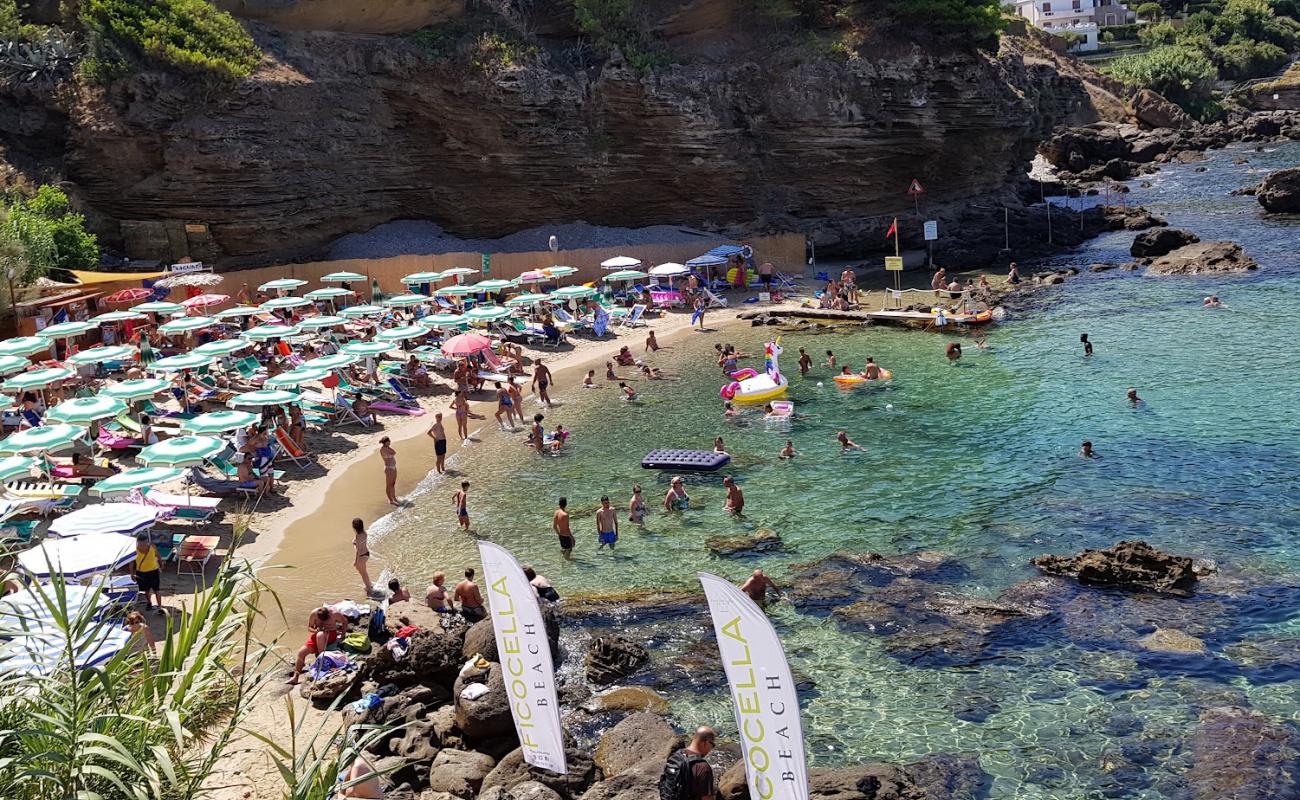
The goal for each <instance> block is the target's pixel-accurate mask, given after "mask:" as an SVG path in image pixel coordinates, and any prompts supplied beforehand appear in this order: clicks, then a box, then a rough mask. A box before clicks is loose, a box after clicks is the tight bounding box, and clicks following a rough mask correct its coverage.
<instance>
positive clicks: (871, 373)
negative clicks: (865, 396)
mask: <svg viewBox="0 0 1300 800" xmlns="http://www.w3.org/2000/svg"><path fill="white" fill-rule="evenodd" d="M862 377H864V378H866V379H867V380H869V381H875V380H879V379H880V365H879V364H877V363H876V360H875V359H874V358H872V357H871V356H867V363H866V364H865V365H864V366H863V367H862Z"/></svg>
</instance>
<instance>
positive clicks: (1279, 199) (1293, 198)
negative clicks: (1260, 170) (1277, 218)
mask: <svg viewBox="0 0 1300 800" xmlns="http://www.w3.org/2000/svg"><path fill="white" fill-rule="evenodd" d="M1255 200H1257V201H1258V202H1259V204H1260V205H1261V206H1263V207H1264V210H1265V211H1270V212H1272V213H1274V214H1300V167H1291V168H1290V169H1283V170H1278V171H1277V172H1270V173H1269V174H1268V175H1266V176H1264V181H1263V182H1262V183H1261V184H1260V185H1259V189H1257V190H1256V192H1255Z"/></svg>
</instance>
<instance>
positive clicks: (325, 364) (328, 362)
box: [298, 353, 361, 369]
mask: <svg viewBox="0 0 1300 800" xmlns="http://www.w3.org/2000/svg"><path fill="white" fill-rule="evenodd" d="M360 360H361V356H354V355H352V354H350V353H332V354H331V355H328V356H318V357H316V358H312V359H309V360H307V361H304V362H302V364H301V365H300V366H299V367H298V369H307V368H308V367H310V368H311V369H342V368H343V367H346V366H350V365H352V364H355V363H357V362H358V361H360Z"/></svg>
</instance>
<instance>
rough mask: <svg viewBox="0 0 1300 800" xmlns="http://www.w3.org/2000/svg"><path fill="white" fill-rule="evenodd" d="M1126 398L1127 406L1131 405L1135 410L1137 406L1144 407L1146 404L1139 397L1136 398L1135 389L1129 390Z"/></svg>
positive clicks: (1136, 392)
mask: <svg viewBox="0 0 1300 800" xmlns="http://www.w3.org/2000/svg"><path fill="white" fill-rule="evenodd" d="M1126 397H1128V401H1129V404H1130V405H1132V406H1133V407H1134V408H1137V407H1138V406H1144V405H1146V402H1147V401H1145V400H1143V399H1142V398H1141V397H1138V390H1137V389H1129V390H1128V392H1127V394H1126Z"/></svg>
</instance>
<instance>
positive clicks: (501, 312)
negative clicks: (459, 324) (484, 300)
mask: <svg viewBox="0 0 1300 800" xmlns="http://www.w3.org/2000/svg"><path fill="white" fill-rule="evenodd" d="M513 313H514V312H513V311H511V310H510V309H508V308H502V307H501V306H478V307H477V308H471V309H470V310H469V311H466V312H465V318H466V319H468V320H469V321H470V322H491V321H492V320H496V319H505V318H506V317H508V316H510V315H511V314H513Z"/></svg>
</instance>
